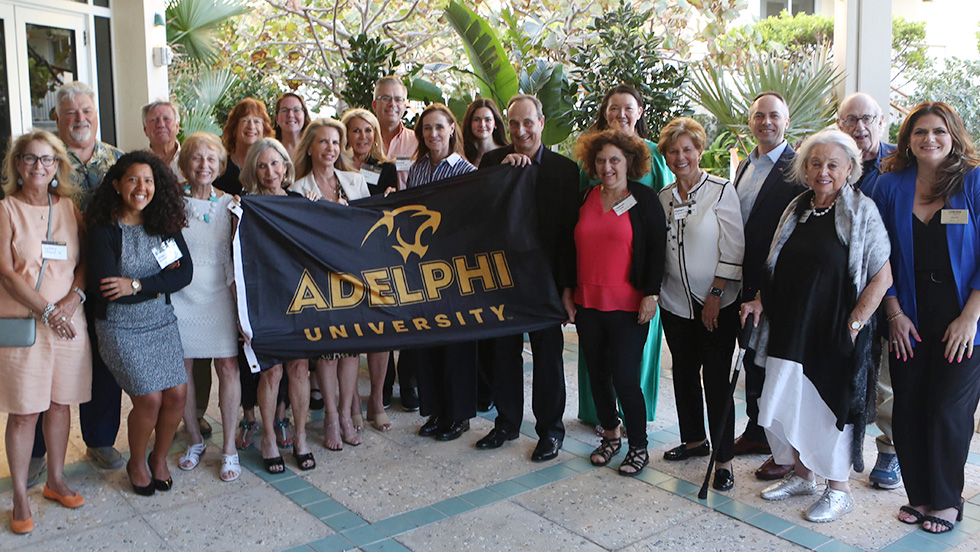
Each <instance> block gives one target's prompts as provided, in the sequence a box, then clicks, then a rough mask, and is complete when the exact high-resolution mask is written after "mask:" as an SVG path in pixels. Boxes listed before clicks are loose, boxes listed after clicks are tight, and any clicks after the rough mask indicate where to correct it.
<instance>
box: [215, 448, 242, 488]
mask: <svg viewBox="0 0 980 552" xmlns="http://www.w3.org/2000/svg"><path fill="white" fill-rule="evenodd" d="M228 472H231V474H232V475H231V477H225V474H226V473H228ZM241 475H242V465H241V464H240V463H239V462H238V454H237V453H235V454H222V455H221V473H219V474H218V477H220V478H221V480H222V481H224V482H225V483H228V482H231V481H234V480H236V479H238V477H239V476H241Z"/></svg>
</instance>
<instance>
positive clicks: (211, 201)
mask: <svg viewBox="0 0 980 552" xmlns="http://www.w3.org/2000/svg"><path fill="white" fill-rule="evenodd" d="M210 188H211V192H210V193H209V195H208V212H207V213H204V214H203V215H202V214H201V212H200V211H198V210H197V208H196V207H194V204H193V203H191V202H190V201H185V202H184V205H186V206H187V210H188V211H190V213H189V214H190V215H191V216H192V217H194V218H196V219H197V220H203V221H204V223H205V224H210V223H211V219H212V218H214V214H215V212H216V211H217V208H218V195H217V194H216V193H214V186H211V187H210ZM190 191H191V188H190V186H184V193H185V194H187V196H188V198H189V199H196V198H193V197H191V195H190Z"/></svg>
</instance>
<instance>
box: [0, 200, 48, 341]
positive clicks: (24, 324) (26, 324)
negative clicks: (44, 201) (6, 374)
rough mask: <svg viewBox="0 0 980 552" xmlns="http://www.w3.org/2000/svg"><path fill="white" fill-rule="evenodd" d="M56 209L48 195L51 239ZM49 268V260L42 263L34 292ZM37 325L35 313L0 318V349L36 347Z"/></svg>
mask: <svg viewBox="0 0 980 552" xmlns="http://www.w3.org/2000/svg"><path fill="white" fill-rule="evenodd" d="M53 210H54V208H53V206H52V203H51V195H50V194H48V235H47V238H48V239H49V240H50V239H51V214H52V212H53ZM47 266H48V260H47V259H44V260H42V261H41V273H40V274H38V275H37V285H36V286H34V291H40V290H41V278H44V269H45V268H46V267H47ZM36 328H37V324H36V323H35V320H34V313H33V312H31V313H29V314H28V315H27V318H0V347H30V346H31V345H34V340H35V339H36V338H37V335H36V334H35V332H36Z"/></svg>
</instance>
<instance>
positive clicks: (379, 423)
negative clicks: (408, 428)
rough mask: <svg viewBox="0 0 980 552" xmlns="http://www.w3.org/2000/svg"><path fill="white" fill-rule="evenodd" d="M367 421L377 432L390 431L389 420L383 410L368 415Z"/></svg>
mask: <svg viewBox="0 0 980 552" xmlns="http://www.w3.org/2000/svg"><path fill="white" fill-rule="evenodd" d="M367 420H368V421H369V422H371V425H372V426H373V427H374V429H377V430H378V431H388V430H390V429H391V418H389V417H388V414H386V413H385V412H384V411H383V410H382V411H381V412H379V413H378V414H370V413H369V414H368V418H367Z"/></svg>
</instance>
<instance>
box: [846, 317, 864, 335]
mask: <svg viewBox="0 0 980 552" xmlns="http://www.w3.org/2000/svg"><path fill="white" fill-rule="evenodd" d="M847 325H848V326H850V328H851V329H852V330H854V331H856V332H859V331H861V328H863V327H864V322H861V321H859V320H854V319H853V318H852V319H851V321H850V322H848V324H847Z"/></svg>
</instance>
